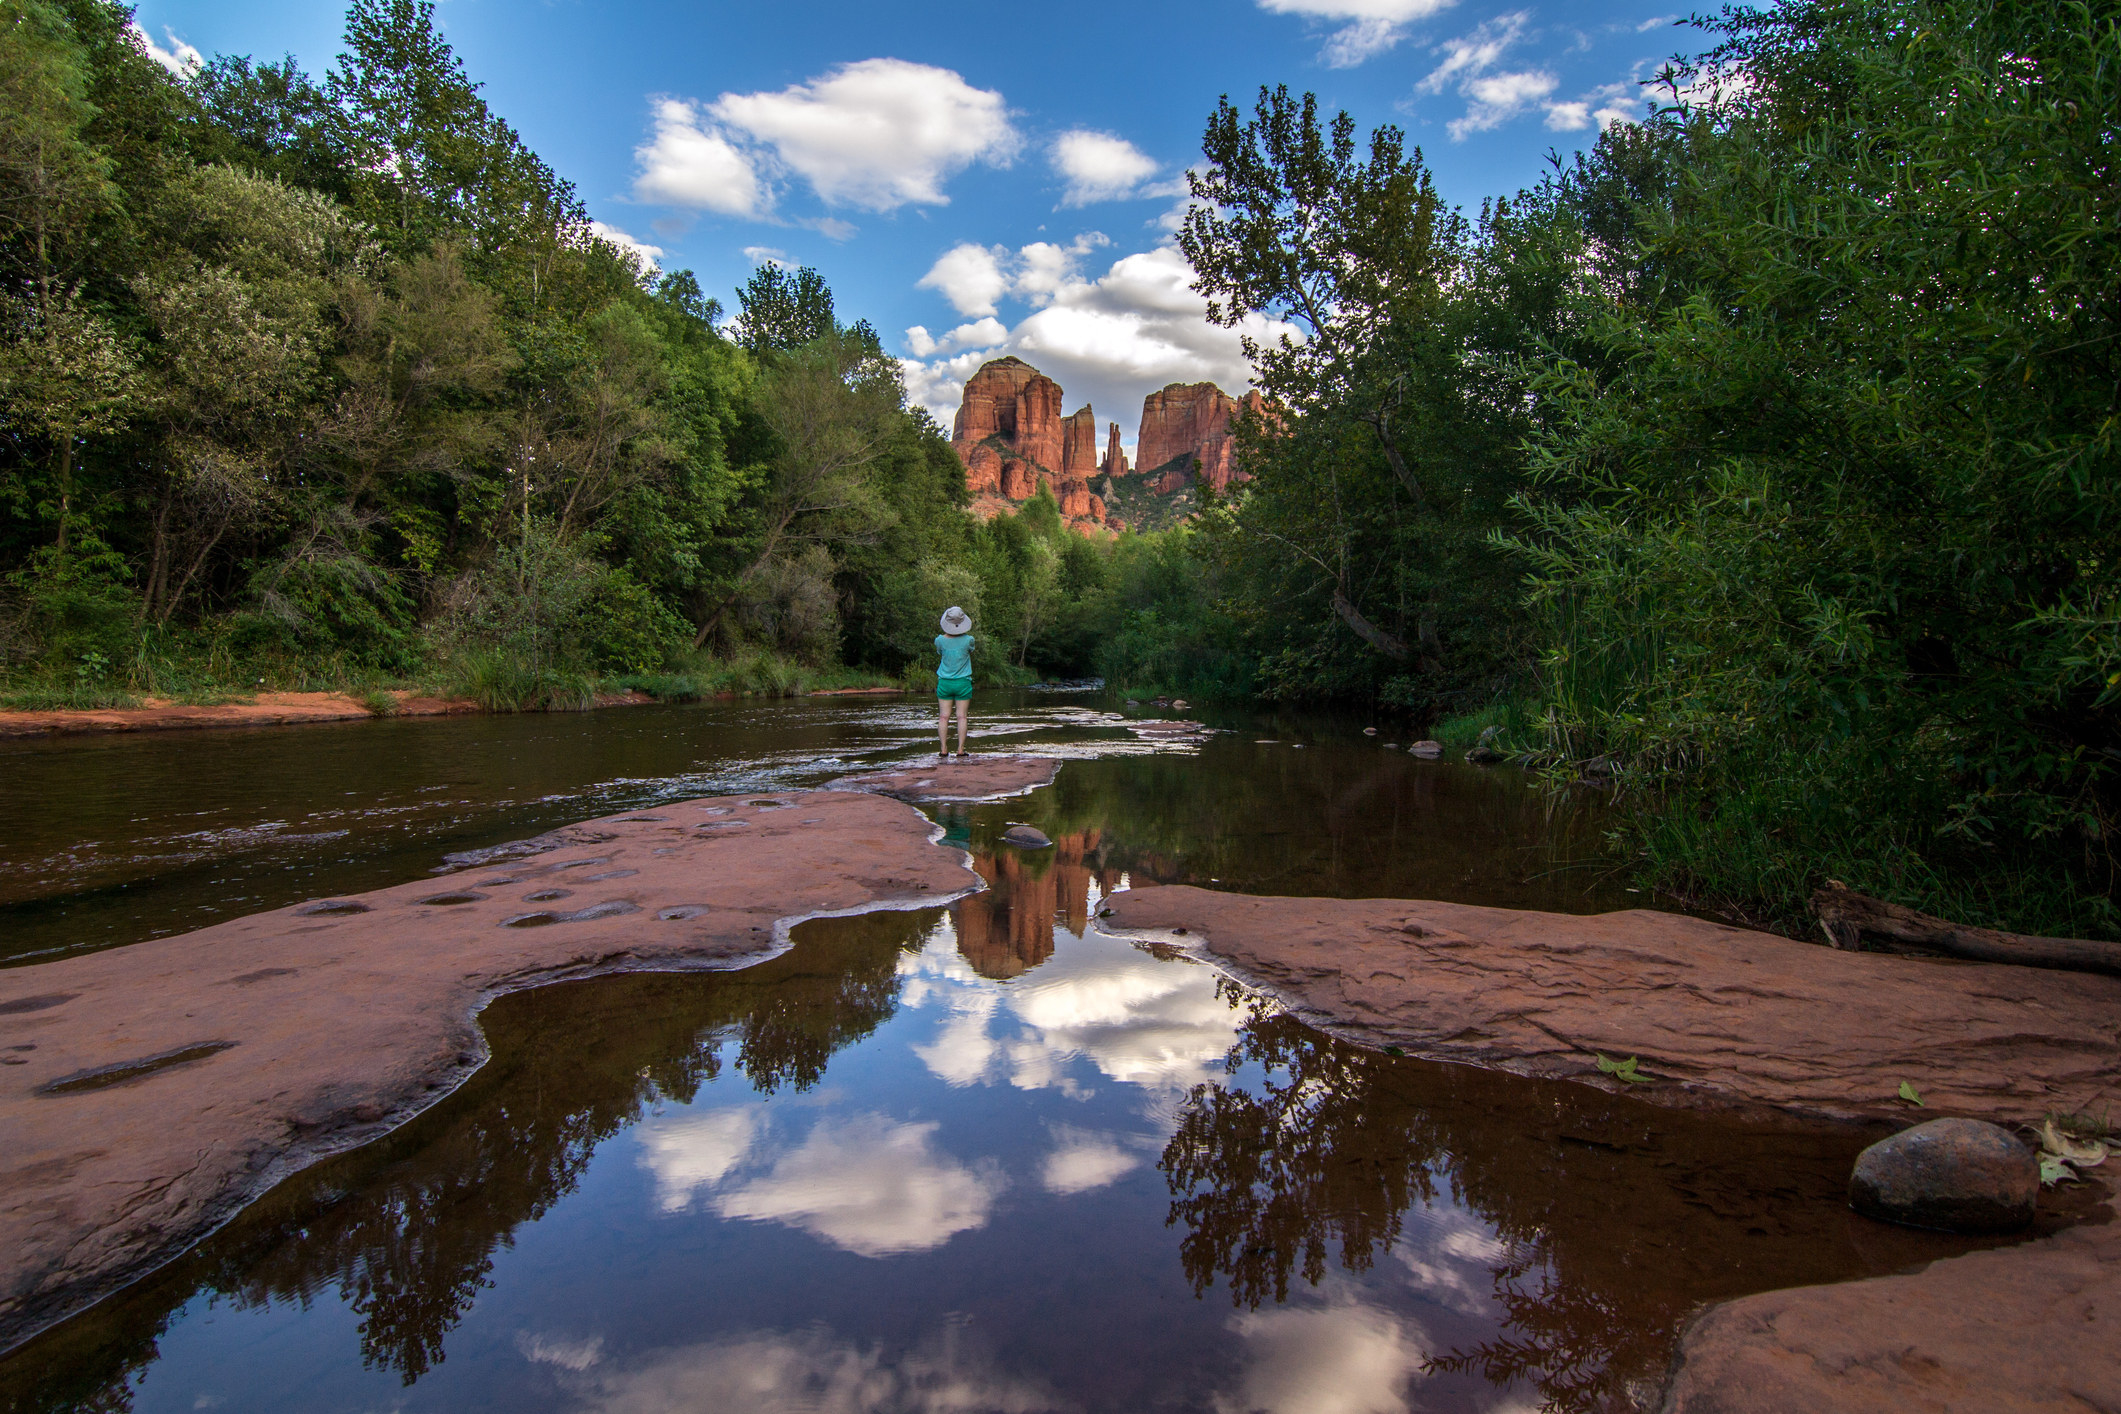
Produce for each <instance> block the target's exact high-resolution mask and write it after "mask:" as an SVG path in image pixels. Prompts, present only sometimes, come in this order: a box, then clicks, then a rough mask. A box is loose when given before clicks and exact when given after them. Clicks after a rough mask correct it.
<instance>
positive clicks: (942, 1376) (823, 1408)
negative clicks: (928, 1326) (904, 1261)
mask: <svg viewBox="0 0 2121 1414" xmlns="http://www.w3.org/2000/svg"><path fill="white" fill-rule="evenodd" d="M957 1334H958V1333H957V1332H956V1331H955V1330H946V1331H945V1333H944V1335H943V1336H942V1337H940V1338H938V1339H933V1340H930V1341H928V1342H926V1343H925V1344H924V1345H922V1346H921V1347H920V1348H919V1349H917V1350H913V1351H909V1352H908V1353H907V1354H905V1355H904V1356H902V1357H900V1358H899V1359H897V1360H895V1361H887V1360H886V1359H885V1358H884V1356H883V1353H882V1352H881V1351H880V1350H878V1349H877V1348H875V1347H873V1346H872V1347H870V1348H868V1349H861V1348H858V1347H856V1346H855V1344H854V1343H853V1342H852V1341H846V1340H839V1339H837V1338H835V1337H834V1336H833V1335H832V1333H831V1332H830V1331H828V1330H825V1329H824V1328H822V1327H816V1328H813V1329H811V1330H807V1331H799V1332H793V1333H789V1334H781V1333H778V1332H772V1331H759V1332H754V1333H751V1334H747V1335H737V1336H729V1337H726V1338H724V1339H721V1340H716V1341H710V1342H708V1343H706V1344H702V1345H688V1346H682V1347H679V1348H677V1349H673V1350H664V1351H659V1352H656V1353H654V1354H652V1355H650V1356H649V1357H648V1358H646V1359H645V1360H642V1361H640V1362H639V1363H637V1364H635V1365H632V1366H630V1367H628V1368H626V1369H619V1370H607V1371H605V1372H603V1373H601V1374H600V1375H599V1376H597V1377H596V1378H594V1379H593V1380H592V1381H585V1382H584V1383H585V1384H587V1385H588V1386H589V1388H588V1389H586V1390H585V1391H584V1394H585V1398H583V1400H582V1402H581V1403H580V1404H579V1405H578V1406H577V1408H579V1409H581V1410H582V1411H584V1414H710V1412H711V1414H796V1411H802V1414H1049V1411H1055V1412H1057V1411H1060V1410H1062V1409H1065V1408H1066V1407H1067V1406H1066V1405H1064V1404H1062V1403H1061V1402H1060V1401H1058V1400H1056V1399H1055V1398H1053V1396H1052V1395H1050V1394H1049V1393H1047V1392H1046V1391H1045V1390H1043V1389H1041V1388H1040V1387H1038V1386H1037V1385H1035V1384H1032V1383H1030V1382H1029V1381H1025V1380H1021V1379H1017V1378H1014V1377H1012V1376H1010V1375H1007V1374H1004V1373H1003V1372H1001V1371H1000V1370H997V1369H995V1368H994V1366H993V1363H992V1362H991V1361H989V1360H986V1359H983V1358H981V1357H979V1356H978V1355H976V1354H969V1353H967V1352H965V1351H964V1350H963V1349H962V1348H961V1347H962V1342H961V1341H960V1340H959V1339H957V1338H955V1337H956V1336H957Z"/></svg>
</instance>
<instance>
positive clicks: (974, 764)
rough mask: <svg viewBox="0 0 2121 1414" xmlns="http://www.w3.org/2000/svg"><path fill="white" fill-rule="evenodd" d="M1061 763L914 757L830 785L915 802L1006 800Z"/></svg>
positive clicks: (1025, 758)
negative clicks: (889, 767) (949, 759)
mask: <svg viewBox="0 0 2121 1414" xmlns="http://www.w3.org/2000/svg"><path fill="white" fill-rule="evenodd" d="M1059 769H1060V762H1058V761H1056V760H1052V759H1050V758H1046V757H1039V756H973V757H971V758H969V759H967V760H963V761H944V762H941V763H937V762H936V761H935V758H934V757H932V756H931V757H928V758H927V759H926V760H925V761H924V760H922V759H921V758H918V757H916V758H915V759H914V761H913V763H912V764H911V765H907V766H897V767H893V768H892V769H890V770H888V771H872V772H870V773H868V774H867V775H861V776H842V777H840V778H839V779H838V780H836V781H834V782H833V783H832V789H834V790H859V791H868V792H870V793H872V794H875V795H888V796H891V797H893V798H894V799H897V800H908V801H914V802H918V803H929V802H942V801H972V800H1007V799H1008V798H1010V797H1011V796H1018V795H1029V794H1030V793H1031V792H1032V791H1035V790H1037V789H1038V788H1039V787H1040V786H1042V785H1046V784H1048V783H1049V782H1051V781H1052V779H1053V773H1054V772H1056V771H1058V770H1059Z"/></svg>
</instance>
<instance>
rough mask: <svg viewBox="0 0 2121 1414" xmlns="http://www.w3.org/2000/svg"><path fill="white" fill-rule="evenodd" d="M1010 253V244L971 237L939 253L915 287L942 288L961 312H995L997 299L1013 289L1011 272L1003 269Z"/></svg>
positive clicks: (945, 295) (947, 297)
mask: <svg viewBox="0 0 2121 1414" xmlns="http://www.w3.org/2000/svg"><path fill="white" fill-rule="evenodd" d="M1008 257H1009V250H1008V247H1006V246H983V245H974V244H973V243H972V242H970V241H967V242H964V243H963V244H960V245H955V246H952V247H951V248H950V249H949V250H946V251H944V252H943V253H942V255H941V256H939V257H937V259H936V262H935V264H933V265H931V266H930V267H928V273H927V274H925V275H923V276H921V278H920V279H919V280H918V281H917V282H915V288H917V289H923V290H936V291H938V292H940V293H941V294H942V297H943V298H944V299H946V300H949V301H950V303H951V304H952V305H953V306H954V307H955V308H956V310H957V312H958V313H959V314H993V313H994V312H995V310H996V308H997V305H996V301H998V300H1000V299H1001V297H1002V296H1003V295H1005V294H1007V293H1008V292H1009V283H1010V280H1009V276H1008V275H1006V274H1004V273H1003V271H1002V262H1003V261H1004V260H1006V259H1008Z"/></svg>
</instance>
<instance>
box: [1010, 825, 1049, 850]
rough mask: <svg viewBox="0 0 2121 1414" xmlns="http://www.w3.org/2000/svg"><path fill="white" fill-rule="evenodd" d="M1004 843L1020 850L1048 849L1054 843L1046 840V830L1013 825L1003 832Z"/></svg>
mask: <svg viewBox="0 0 2121 1414" xmlns="http://www.w3.org/2000/svg"><path fill="white" fill-rule="evenodd" d="M1002 843H1003V844H1013V845H1015V846H1016V847H1017V848H1018V849H1048V848H1051V847H1052V844H1053V841H1052V840H1049V839H1047V838H1046V832H1045V831H1044V830H1040V829H1035V828H1033V827H1032V826H1030V825H1011V826H1010V827H1009V828H1008V829H1006V830H1004V831H1002Z"/></svg>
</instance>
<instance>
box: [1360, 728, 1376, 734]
mask: <svg viewBox="0 0 2121 1414" xmlns="http://www.w3.org/2000/svg"><path fill="white" fill-rule="evenodd" d="M1362 734H1363V735H1364V736H1376V735H1377V728H1375V727H1364V728H1363V729H1362Z"/></svg>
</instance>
